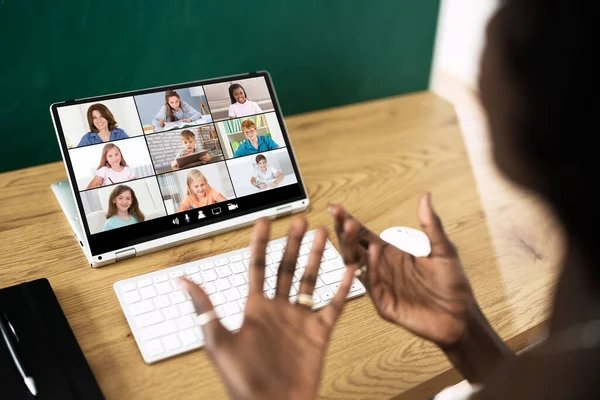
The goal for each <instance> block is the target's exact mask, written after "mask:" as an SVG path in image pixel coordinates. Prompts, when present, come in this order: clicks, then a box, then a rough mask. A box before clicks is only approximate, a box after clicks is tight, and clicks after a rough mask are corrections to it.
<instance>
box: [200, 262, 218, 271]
mask: <svg viewBox="0 0 600 400" xmlns="http://www.w3.org/2000/svg"><path fill="white" fill-rule="evenodd" d="M214 268H215V264H214V263H211V262H209V263H204V264H202V265H200V269H201V270H202V271H208V270H209V269H214Z"/></svg>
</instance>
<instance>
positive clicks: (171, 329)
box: [142, 321, 177, 341]
mask: <svg viewBox="0 0 600 400" xmlns="http://www.w3.org/2000/svg"><path fill="white" fill-rule="evenodd" d="M175 332H177V324H176V323H175V322H174V321H165V322H161V323H160V324H156V325H152V326H150V327H148V328H144V329H142V338H143V340H144V341H147V340H151V339H156V338H158V337H161V336H165V335H168V334H171V333H175Z"/></svg>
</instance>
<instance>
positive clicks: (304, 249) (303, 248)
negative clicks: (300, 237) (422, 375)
mask: <svg viewBox="0 0 600 400" xmlns="http://www.w3.org/2000/svg"><path fill="white" fill-rule="evenodd" d="M298 254H300V255H301V256H306V255H309V254H310V246H309V245H308V244H303V245H301V246H300V251H299V252H298Z"/></svg>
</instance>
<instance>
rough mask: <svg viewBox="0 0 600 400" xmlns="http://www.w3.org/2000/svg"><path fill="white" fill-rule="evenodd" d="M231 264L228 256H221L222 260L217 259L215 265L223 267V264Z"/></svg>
mask: <svg viewBox="0 0 600 400" xmlns="http://www.w3.org/2000/svg"><path fill="white" fill-rule="evenodd" d="M227 264H229V259H227V258H221V259H220V260H217V261H215V265H216V266H217V267H222V266H223V265H227Z"/></svg>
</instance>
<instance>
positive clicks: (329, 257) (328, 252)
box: [323, 249, 338, 260]
mask: <svg viewBox="0 0 600 400" xmlns="http://www.w3.org/2000/svg"><path fill="white" fill-rule="evenodd" d="M323 257H325V259H326V260H332V259H334V258H338V255H337V253H336V252H335V251H334V250H333V249H329V250H325V251H324V252H323Z"/></svg>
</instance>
